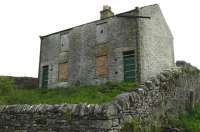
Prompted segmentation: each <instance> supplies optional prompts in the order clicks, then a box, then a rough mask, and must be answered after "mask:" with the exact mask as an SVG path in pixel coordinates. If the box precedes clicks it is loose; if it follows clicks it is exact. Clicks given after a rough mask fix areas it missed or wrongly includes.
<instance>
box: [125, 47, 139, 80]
mask: <svg viewBox="0 0 200 132" xmlns="http://www.w3.org/2000/svg"><path fill="white" fill-rule="evenodd" d="M123 59H124V81H125V82H135V81H136V63H135V52H134V51H133V50H131V51H127V52H124V53H123Z"/></svg>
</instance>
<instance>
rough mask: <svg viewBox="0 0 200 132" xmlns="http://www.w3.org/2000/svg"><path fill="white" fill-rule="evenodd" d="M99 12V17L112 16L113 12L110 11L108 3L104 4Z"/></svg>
mask: <svg viewBox="0 0 200 132" xmlns="http://www.w3.org/2000/svg"><path fill="white" fill-rule="evenodd" d="M100 13H101V19H104V18H108V17H111V16H114V13H113V12H112V10H111V7H110V6H108V5H104V6H103V10H102V11H101V12H100Z"/></svg>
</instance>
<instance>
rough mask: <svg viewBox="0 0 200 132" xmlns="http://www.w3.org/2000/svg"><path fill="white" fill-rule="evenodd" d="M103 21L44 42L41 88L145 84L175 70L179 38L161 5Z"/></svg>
mask: <svg viewBox="0 0 200 132" xmlns="http://www.w3.org/2000/svg"><path fill="white" fill-rule="evenodd" d="M100 16H101V18H100V19H99V20H97V21H93V22H90V23H87V24H83V25H80V26H76V27H73V28H70V29H66V30H63V31H59V32H56V33H52V34H49V35H46V36H42V37H41V48H40V63H39V86H40V87H43V88H55V87H66V86H71V85H94V84H100V83H105V82H107V81H127V82H139V83H143V82H144V81H145V80H147V79H148V78H150V77H152V76H155V75H156V74H158V73H159V72H161V71H162V70H164V69H168V68H170V67H172V66H174V51H173V50H174V49H173V36H172V33H171V31H170V29H169V27H168V25H167V23H166V21H165V18H164V17H163V15H162V12H161V10H160V7H159V5H157V4H156V5H150V6H145V7H141V8H138V7H136V8H135V9H134V10H131V11H128V12H124V13H120V14H117V15H114V13H113V12H112V11H111V7H109V6H104V7H103V10H102V11H101V12H100Z"/></svg>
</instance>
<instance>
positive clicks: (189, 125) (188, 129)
mask: <svg viewBox="0 0 200 132" xmlns="http://www.w3.org/2000/svg"><path fill="white" fill-rule="evenodd" d="M171 124H172V126H174V127H177V128H181V129H183V130H184V131H185V132H200V102H199V103H197V104H196V106H195V108H194V110H193V111H192V112H191V113H187V114H185V115H181V116H180V117H179V118H178V119H173V121H172V122H171Z"/></svg>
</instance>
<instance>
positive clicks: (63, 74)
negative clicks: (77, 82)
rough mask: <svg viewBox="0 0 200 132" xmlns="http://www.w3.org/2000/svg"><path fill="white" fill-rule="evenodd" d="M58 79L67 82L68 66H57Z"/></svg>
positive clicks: (63, 64) (65, 64)
mask: <svg viewBox="0 0 200 132" xmlns="http://www.w3.org/2000/svg"><path fill="white" fill-rule="evenodd" d="M58 72H59V73H58V79H59V81H67V80H68V64H67V63H61V64H59V71H58Z"/></svg>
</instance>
